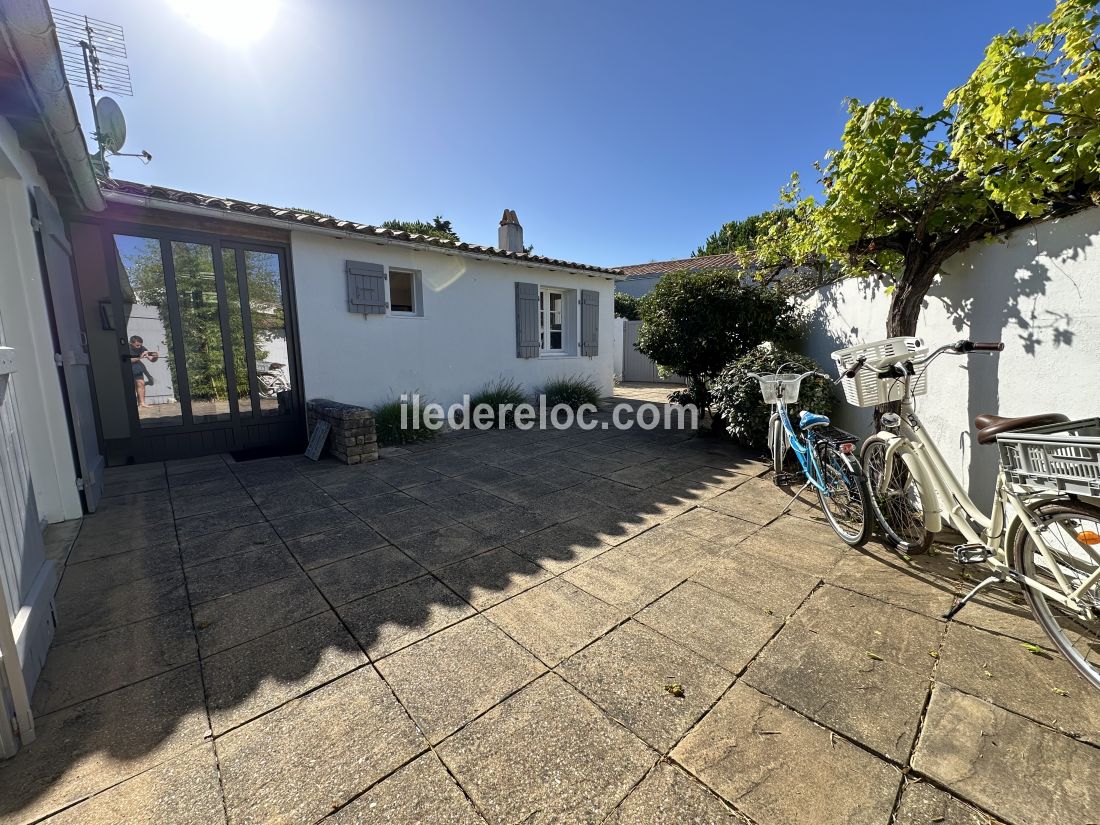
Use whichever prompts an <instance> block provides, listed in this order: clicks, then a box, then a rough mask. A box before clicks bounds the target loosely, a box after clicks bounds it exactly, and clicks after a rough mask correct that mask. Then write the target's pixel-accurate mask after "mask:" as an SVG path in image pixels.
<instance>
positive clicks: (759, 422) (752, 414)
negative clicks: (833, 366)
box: [711, 344, 836, 448]
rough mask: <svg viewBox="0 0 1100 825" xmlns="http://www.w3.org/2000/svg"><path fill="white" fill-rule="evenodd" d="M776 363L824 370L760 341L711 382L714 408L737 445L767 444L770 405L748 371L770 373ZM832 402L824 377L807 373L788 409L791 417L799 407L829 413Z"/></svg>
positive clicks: (794, 368) (787, 369) (790, 367)
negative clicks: (754, 347) (760, 344)
mask: <svg viewBox="0 0 1100 825" xmlns="http://www.w3.org/2000/svg"><path fill="white" fill-rule="evenodd" d="M783 365H786V366H783ZM780 366H783V372H794V373H802V372H806V371H807V370H819V371H821V372H826V370H824V369H822V368H821V366H820V365H819V364H817V363H815V362H814V361H811V360H810V359H809V358H806V357H805V356H803V355H799V354H798V353H796V352H790V351H789V350H785V349H780V348H778V347H773V346H770V345H768V344H764V345H762V346H759V347H757V348H756V349H754V350H753V351H752V352H750V353H749V354H748V355H746V356H744V357H743V358H739V359H737V360H736V361H734V362H733V363H732V364H730V365H729V366H728V367H726V368H725V369H724V370H722V372H721V374H720V375H719V376H718V377H717V378H716V379H715V380H714V381H713V382H712V384H711V393H712V395H713V398H714V409H715V411H716V412H717V413H718V415H719V416H721V418H722V420H723V423H724V424H725V425H726V430H727V431H728V432H729V434H730V435H731V436H732V437H733V440H734V441H736V442H737V443H738V444H743V445H745V446H746V447H760V448H764V447H767V445H768V420H769V418H770V416H771V405H769V404H765V403H764V399H763V396H761V394H760V384H759V382H758V381H757V380H756V379H755V378H750V377H749V375H748V374H749V373H750V372H755V373H761V374H765V373H774V372H775V371H776V370H777V369H779V367H780ZM835 403H836V396H834V395H833V387H832V384H831V383H830V382H828V381H826V380H825V379H824V378H815V377H813V376H811V377H809V378H806V379H805V380H804V381H803V382H802V387H801V389H800V391H799V394H798V402H797V403H796V404H794V405H792V406H791V407H790V408H789V411H790V413H791V415H792V417H797V415H798V413H799V412H800V411H802V410H810V411H811V412H815V413H821V414H822V415H830V414H832V411H833V407H834V406H835Z"/></svg>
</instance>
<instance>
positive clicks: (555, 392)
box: [539, 375, 603, 410]
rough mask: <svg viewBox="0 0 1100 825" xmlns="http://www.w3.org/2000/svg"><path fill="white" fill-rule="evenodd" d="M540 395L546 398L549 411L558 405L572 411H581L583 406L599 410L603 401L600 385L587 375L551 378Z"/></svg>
mask: <svg viewBox="0 0 1100 825" xmlns="http://www.w3.org/2000/svg"><path fill="white" fill-rule="evenodd" d="M539 393H540V394H541V395H545V396H546V408H547V409H552V408H553V407H556V406H557V405H558V404H565V405H566V406H567V407H569V408H570V409H572V410H578V409H580V407H581V405H583V404H591V405H592V406H594V407H597V408H598V407H599V406H600V402H601V401H602V400H603V393H601V392H600V385H599V384H597V383H596V382H595V381H594V380H593V379H591V378H589V377H588V376H586V375H565V376H562V377H560V378H551V379H550V380H549V381H547V382H546V383H545V384H543V386H542V389H540V390H539Z"/></svg>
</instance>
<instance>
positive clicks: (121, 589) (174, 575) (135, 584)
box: [54, 569, 187, 644]
mask: <svg viewBox="0 0 1100 825" xmlns="http://www.w3.org/2000/svg"><path fill="white" fill-rule="evenodd" d="M54 607H55V610H56V613H57V633H56V635H55V637H54V643H55V644H60V643H62V642H69V641H74V640H76V639H86V638H88V637H89V636H95V635H98V634H100V633H102V632H104V631H106V630H110V629H111V628H115V627H120V626H122V625H125V624H130V623H132V622H138V621H142V620H143V619H149V618H152V617H153V616H160V615H162V614H164V613H171V612H173V611H176V610H180V609H182V608H186V607H187V588H186V587H185V585H184V578H183V570H182V569H175V570H173V571H172V572H170V573H164V574H161V575H159V576H152V577H151V578H145V579H136V580H135V581H130V582H126V583H125V584H118V585H114V586H113V587H106V588H101V589H98V590H97V589H95V588H94V587H84V586H83V585H81V586H77V585H75V584H71V583H70V582H69V581H66V580H65V578H62V579H61V586H60V587H59V588H58V591H57V597H56V599H55V602H54Z"/></svg>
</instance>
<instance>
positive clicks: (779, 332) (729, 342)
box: [638, 269, 801, 412]
mask: <svg viewBox="0 0 1100 825" xmlns="http://www.w3.org/2000/svg"><path fill="white" fill-rule="evenodd" d="M742 278H743V273H740V272H736V271H733V270H728V269H727V270H711V271H709V272H686V271H685V272H670V273H669V274H668V275H665V276H664V277H663V278H661V279H660V280H659V281H658V282H657V285H656V286H655V287H654V288H653V291H652V292H650V293H649V294H648V295H646V296H645V298H643V299H642V300H641V313H642V328H641V329H640V330H639V332H638V351H639V352H641V353H643V354H644V355H648V356H649V357H650V358H652V359H653V360H654V361H655V362H656V363H657V364H658V365H660V366H661V367H662V368H663V369H664V370H666V371H668V372H673V373H677V374H678V375H682V376H683V377H684V378H686V379H687V381H688V389H689V391H690V396H691V400H692V401H693V403H695V404H697V405H698V406H699V410H700V412H705V411H706V410H708V409H709V408H710V400H711V399H710V382H711V381H713V380H714V378H715V377H716V376H717V375H718V373H720V372H721V371H722V370H723V369H724V368H725V367H726V365H727V364H729V363H731V362H732V361H735V360H736V359H738V358H741V357H743V356H744V355H746V354H748V353H749V351H750V350H752V348H753V347H756V346H758V345H759V344H761V343H763V342H764V341H774V342H776V343H777V344H780V345H786V344H789V343H791V341H792V340H793V339H794V338H795V337H797V334H798V332H799V331H800V328H801V316H800V314H799V311H798V310H797V309H795V307H794V305H793V304H792V303H790V302H788V301H787V300H786V299H785V298H784V297H783V296H782V295H779V294H778V293H777V292H775V291H774V290H771V289H768V288H767V287H764V286H762V285H760V284H755V283H748V284H746V283H743V282H742Z"/></svg>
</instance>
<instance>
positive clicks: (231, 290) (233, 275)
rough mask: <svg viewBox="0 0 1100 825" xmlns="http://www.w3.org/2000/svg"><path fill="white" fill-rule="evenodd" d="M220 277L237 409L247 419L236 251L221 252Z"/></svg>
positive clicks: (248, 407) (245, 354)
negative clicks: (222, 283)
mask: <svg viewBox="0 0 1100 825" xmlns="http://www.w3.org/2000/svg"><path fill="white" fill-rule="evenodd" d="M222 275H223V276H224V278H225V298H226V300H227V301H228V302H229V339H230V340H229V345H230V353H231V354H232V357H233V373H234V377H235V378H236V383H237V409H238V410H240V413H241V418H248V417H250V416H251V415H252V392H251V389H250V387H249V385H248V350H247V349H246V348H245V345H244V313H243V311H242V307H241V288H240V284H239V282H238V281H237V250H235V249H223V250H222Z"/></svg>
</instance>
